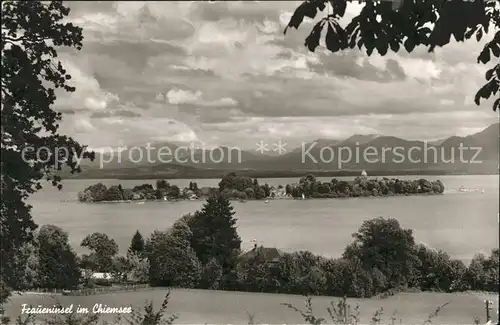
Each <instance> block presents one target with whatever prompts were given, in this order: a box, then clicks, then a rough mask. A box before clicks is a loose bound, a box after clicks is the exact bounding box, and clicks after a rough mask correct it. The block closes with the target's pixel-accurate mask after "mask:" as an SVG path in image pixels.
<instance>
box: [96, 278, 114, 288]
mask: <svg viewBox="0 0 500 325" xmlns="http://www.w3.org/2000/svg"><path fill="white" fill-rule="evenodd" d="M92 283H94V284H95V285H98V286H103V287H111V286H112V285H113V284H112V283H111V281H110V280H108V279H93V280H92Z"/></svg>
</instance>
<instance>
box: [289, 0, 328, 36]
mask: <svg viewBox="0 0 500 325" xmlns="http://www.w3.org/2000/svg"><path fill="white" fill-rule="evenodd" d="M318 6H319V4H318V3H316V2H311V1H305V2H303V3H302V4H301V5H300V6H299V7H298V8H297V9H296V10H295V12H294V13H293V15H292V17H291V18H290V21H289V22H288V25H287V27H286V28H285V31H284V32H283V34H286V31H287V29H288V27H294V28H295V29H297V28H299V26H300V24H302V22H303V21H304V17H309V18H311V19H314V18H315V17H316V14H317V12H318V11H317V8H318Z"/></svg>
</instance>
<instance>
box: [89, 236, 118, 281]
mask: <svg viewBox="0 0 500 325" xmlns="http://www.w3.org/2000/svg"><path fill="white" fill-rule="evenodd" d="M80 246H82V247H85V248H87V249H89V250H90V251H91V253H90V255H86V256H85V259H87V261H90V264H91V265H92V270H93V271H97V272H111V271H112V263H113V257H114V256H115V255H116V254H118V245H117V244H116V242H115V240H114V239H110V238H109V237H108V235H106V234H104V233H99V232H95V233H93V234H92V235H88V236H87V237H85V238H84V239H83V240H82V243H81V244H80Z"/></svg>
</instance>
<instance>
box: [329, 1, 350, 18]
mask: <svg viewBox="0 0 500 325" xmlns="http://www.w3.org/2000/svg"><path fill="white" fill-rule="evenodd" d="M329 1H330V4H331V5H332V8H333V13H334V14H335V15H337V16H339V17H344V15H345V10H346V7H347V1H346V0H329Z"/></svg>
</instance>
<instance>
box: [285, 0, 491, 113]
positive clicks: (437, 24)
mask: <svg viewBox="0 0 500 325" xmlns="http://www.w3.org/2000/svg"><path fill="white" fill-rule="evenodd" d="M351 1H352V0H308V1H305V2H303V3H302V4H301V5H300V6H299V7H298V8H297V9H296V10H295V12H294V14H293V15H292V17H291V18H290V21H289V23H288V26H287V27H286V28H285V31H284V32H285V34H286V32H287V29H288V28H290V27H293V28H298V27H299V26H300V24H301V23H302V22H303V20H304V18H305V17H309V18H312V19H314V18H315V17H316V15H317V13H318V10H319V11H322V12H323V11H324V10H325V9H326V7H327V4H328V3H329V4H330V5H331V8H332V9H333V12H332V13H330V6H329V9H328V14H327V15H326V17H324V18H322V19H321V20H320V21H319V22H318V23H316V25H315V26H314V28H313V29H312V31H311V33H310V34H309V36H308V37H307V38H306V40H305V43H304V45H305V46H306V47H307V48H308V49H309V50H310V51H312V52H314V51H315V49H316V48H317V47H318V46H319V41H320V38H321V33H322V31H323V29H324V28H325V26H326V27H327V32H326V36H325V43H326V47H327V49H328V50H329V51H331V52H333V53H335V52H339V51H342V50H345V49H348V48H350V49H353V48H355V47H358V48H359V49H362V48H364V49H365V50H366V53H367V54H368V55H371V54H372V53H373V51H374V50H375V49H376V50H377V52H378V53H379V54H380V55H386V54H387V52H388V51H393V52H398V51H399V49H400V48H401V47H404V48H405V50H406V51H408V52H409V53H411V52H412V51H413V50H414V49H415V48H416V47H418V46H420V45H422V46H425V47H428V50H429V52H433V51H434V49H435V48H436V46H445V45H447V44H449V43H450V41H451V36H452V35H453V36H454V38H455V40H457V41H459V42H462V41H464V40H466V39H470V38H472V37H473V36H474V35H475V37H476V40H477V41H478V42H479V41H480V40H481V39H482V38H483V35H485V34H486V33H488V32H489V31H490V28H492V27H493V28H494V31H496V33H495V35H494V36H493V39H492V40H491V41H489V42H487V43H486V45H485V46H484V48H483V50H482V51H481V53H480V54H479V56H478V57H477V62H478V63H483V64H486V63H488V62H489V61H490V60H491V58H492V56H494V57H497V58H498V57H499V56H500V30H499V29H500V0H478V1H449V0H436V1H423V0H403V1H402V3H401V4H400V5H399V6H398V8H394V7H393V3H397V2H394V1H377V2H376V1H365V2H364V7H363V9H362V10H361V12H360V14H359V15H357V16H355V17H354V18H353V19H352V20H351V21H350V22H349V23H348V24H347V26H346V27H345V28H344V27H342V26H340V24H339V19H340V18H342V17H344V14H345V11H346V7H347V2H351ZM485 79H486V81H487V83H486V84H485V85H484V86H483V87H481V89H479V91H478V92H477V93H476V96H475V98H474V101H475V103H476V105H479V104H480V101H481V99H488V98H490V97H492V96H495V95H496V94H497V93H498V92H499V87H500V62H498V63H497V64H496V65H495V66H494V67H492V68H491V69H489V70H488V71H487V72H486V74H485ZM499 107H500V96H498V97H497V98H496V100H495V101H494V102H493V110H494V111H496V110H497V109H498V108H499Z"/></svg>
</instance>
